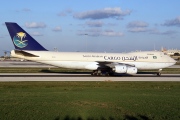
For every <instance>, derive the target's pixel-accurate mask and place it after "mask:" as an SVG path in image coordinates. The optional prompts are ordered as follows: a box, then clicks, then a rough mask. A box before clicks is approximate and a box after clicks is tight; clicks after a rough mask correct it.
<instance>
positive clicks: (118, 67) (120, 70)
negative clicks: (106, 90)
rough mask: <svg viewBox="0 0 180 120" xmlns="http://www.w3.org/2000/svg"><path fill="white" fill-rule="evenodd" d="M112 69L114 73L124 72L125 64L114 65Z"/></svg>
mask: <svg viewBox="0 0 180 120" xmlns="http://www.w3.org/2000/svg"><path fill="white" fill-rule="evenodd" d="M113 70H114V72H116V73H126V71H127V66H125V65H116V66H115V67H114V69H113Z"/></svg>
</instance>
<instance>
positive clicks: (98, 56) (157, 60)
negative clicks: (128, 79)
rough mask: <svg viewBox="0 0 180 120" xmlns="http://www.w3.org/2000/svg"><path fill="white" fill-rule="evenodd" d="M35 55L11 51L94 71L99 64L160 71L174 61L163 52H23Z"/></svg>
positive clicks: (60, 65) (59, 65)
mask: <svg viewBox="0 0 180 120" xmlns="http://www.w3.org/2000/svg"><path fill="white" fill-rule="evenodd" d="M25 52H27V53H30V54H33V55H36V56H35V57H34V56H29V55H23V54H17V53H16V52H15V51H14V50H12V51H11V55H12V56H13V57H18V58H22V59H26V60H31V61H35V62H40V63H44V64H49V65H53V66H57V67H63V68H73V69H89V70H96V69H97V65H98V64H99V62H108V63H114V64H118V63H120V64H128V65H132V66H134V67H136V68H137V69H162V68H166V67H169V66H172V65H174V64H175V63H176V61H175V60H174V59H172V58H170V57H169V56H167V55H165V54H164V53H163V52H156V51H148V52H132V53H86V52H54V51H25Z"/></svg>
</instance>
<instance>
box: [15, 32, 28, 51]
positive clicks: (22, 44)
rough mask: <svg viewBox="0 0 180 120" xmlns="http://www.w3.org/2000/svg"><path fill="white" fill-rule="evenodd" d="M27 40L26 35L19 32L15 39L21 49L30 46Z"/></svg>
mask: <svg viewBox="0 0 180 120" xmlns="http://www.w3.org/2000/svg"><path fill="white" fill-rule="evenodd" d="M25 38H26V33H23V32H18V33H17V34H16V36H14V37H13V42H14V44H15V45H16V46H17V47H19V48H24V47H26V46H27V45H28V40H24V39H25Z"/></svg>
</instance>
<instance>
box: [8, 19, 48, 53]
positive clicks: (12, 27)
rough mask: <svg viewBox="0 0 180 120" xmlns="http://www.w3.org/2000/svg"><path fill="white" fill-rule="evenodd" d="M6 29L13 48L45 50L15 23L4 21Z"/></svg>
mask: <svg viewBox="0 0 180 120" xmlns="http://www.w3.org/2000/svg"><path fill="white" fill-rule="evenodd" d="M6 26H7V29H8V31H9V34H10V36H11V39H12V42H13V44H14V47H15V49H17V50H33V51H46V49H45V48H44V47H43V46H41V45H40V44H39V43H38V42H37V41H36V40H35V39H34V38H32V37H31V36H30V35H29V34H28V33H27V32H26V31H25V30H23V29H22V28H21V27H20V26H19V25H18V24H17V23H11V22H6Z"/></svg>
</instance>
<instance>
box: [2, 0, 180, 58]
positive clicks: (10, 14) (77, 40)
mask: <svg viewBox="0 0 180 120" xmlns="http://www.w3.org/2000/svg"><path fill="white" fill-rule="evenodd" d="M1 3H3V4H1V5H0V41H1V44H0V55H3V51H4V50H7V51H10V50H12V49H14V46H13V44H12V42H11V39H10V36H9V33H8V31H7V28H6V26H5V25H4V22H16V23H18V24H19V25H20V26H21V27H22V28H23V29H25V30H26V31H27V32H28V33H30V35H32V37H33V38H35V39H36V40H37V41H38V42H39V43H40V44H42V45H43V46H44V47H45V48H47V49H48V50H53V49H54V48H55V47H56V48H57V49H58V51H73V52H74V51H87V52H90V51H92V52H130V51H135V50H154V49H156V50H160V49H161V47H162V46H163V47H166V48H169V49H171V48H177V49H180V7H179V5H180V1H179V0H173V1H169V0H156V1H155V0H153V1H152V0H106V1H104V0H38V1H33V2H32V0H24V1H23V0H14V1H13V2H12V0H4V1H3V2H2V1H1Z"/></svg>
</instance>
